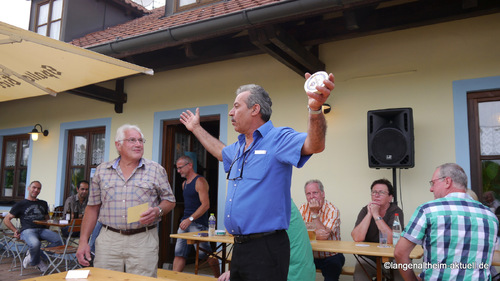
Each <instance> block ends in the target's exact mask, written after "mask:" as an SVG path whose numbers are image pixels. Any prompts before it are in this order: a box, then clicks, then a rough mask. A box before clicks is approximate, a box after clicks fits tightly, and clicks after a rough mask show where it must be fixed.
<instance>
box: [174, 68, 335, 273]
mask: <svg viewBox="0 0 500 281" xmlns="http://www.w3.org/2000/svg"><path fill="white" fill-rule="evenodd" d="M305 77H306V79H307V78H309V77H310V74H309V73H306V75H305ZM323 84H324V86H316V90H317V92H307V96H308V107H309V123H308V131H307V134H306V133H298V132H295V131H294V130H293V129H291V128H284V127H282V128H276V127H274V126H273V124H272V122H271V121H269V120H270V118H271V113H272V110H271V105H272V102H271V98H270V97H269V94H268V93H267V92H266V91H265V90H264V89H263V88H262V87H260V86H258V85H254V84H250V85H244V86H241V87H240V88H238V90H237V91H236V99H235V101H234V103H233V108H232V109H231V111H230V112H229V116H231V123H232V124H233V126H234V129H235V131H236V132H238V133H240V135H239V136H238V141H237V142H235V143H233V144H231V145H229V146H226V145H225V144H223V143H222V142H221V141H219V140H218V139H217V138H215V137H213V136H212V135H210V134H209V133H208V132H207V131H206V130H204V129H203V128H202V127H201V125H200V112H199V109H196V113H195V114H193V113H192V112H191V111H189V110H187V111H186V112H183V113H182V114H181V116H180V121H181V122H182V123H183V124H184V125H185V126H186V128H187V129H188V130H189V131H191V132H192V133H193V134H194V135H195V136H196V137H197V138H198V140H199V141H200V142H201V143H202V145H203V146H204V147H205V149H206V150H207V151H208V152H210V153H211V154H212V155H213V156H214V157H216V158H217V159H218V160H219V161H223V163H224V169H225V171H226V172H227V179H228V194H227V197H226V207H225V213H224V224H225V227H226V229H227V231H228V233H229V234H232V235H234V241H235V245H234V250H233V257H232V261H231V277H230V279H231V280H232V281H239V280H273V281H275V280H286V279H287V274H288V266H289V260H290V242H289V239H288V235H287V233H286V230H287V229H288V226H289V222H290V212H291V195H290V186H291V178H292V169H293V166H295V167H298V168H300V167H302V166H303V165H304V164H305V163H306V162H307V160H308V159H309V158H310V156H311V155H312V154H313V153H319V152H321V151H323V150H324V148H325V133H326V121H325V117H324V116H323V114H322V111H321V107H322V105H323V103H325V101H326V100H327V98H328V97H329V96H330V92H331V91H332V90H333V88H334V87H335V85H334V77H333V75H332V74H329V76H328V80H324V81H323Z"/></svg>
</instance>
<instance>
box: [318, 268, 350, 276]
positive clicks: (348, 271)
mask: <svg viewBox="0 0 500 281" xmlns="http://www.w3.org/2000/svg"><path fill="white" fill-rule="evenodd" d="M316 272H321V270H320V269H316ZM340 274H341V275H351V276H352V275H354V266H344V267H342V272H341V273H340Z"/></svg>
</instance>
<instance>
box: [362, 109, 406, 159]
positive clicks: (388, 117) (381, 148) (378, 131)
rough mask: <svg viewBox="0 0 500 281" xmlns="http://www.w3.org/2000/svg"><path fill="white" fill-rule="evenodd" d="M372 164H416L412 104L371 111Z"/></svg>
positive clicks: (369, 120)
mask: <svg viewBox="0 0 500 281" xmlns="http://www.w3.org/2000/svg"><path fill="white" fill-rule="evenodd" d="M368 165H369V166H370V168H413V167H414V166H415V148H414V137H413V110H412V109H411V108H389V109H380V110H370V111H368Z"/></svg>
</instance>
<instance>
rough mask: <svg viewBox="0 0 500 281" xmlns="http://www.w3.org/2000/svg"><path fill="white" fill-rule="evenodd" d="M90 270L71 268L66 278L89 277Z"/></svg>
mask: <svg viewBox="0 0 500 281" xmlns="http://www.w3.org/2000/svg"><path fill="white" fill-rule="evenodd" d="M89 273H90V270H69V271H68V273H67V274H66V279H74V278H77V279H87V277H89Z"/></svg>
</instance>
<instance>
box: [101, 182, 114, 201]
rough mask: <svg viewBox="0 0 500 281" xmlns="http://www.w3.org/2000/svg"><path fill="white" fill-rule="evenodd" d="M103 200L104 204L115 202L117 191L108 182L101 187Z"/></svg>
mask: <svg viewBox="0 0 500 281" xmlns="http://www.w3.org/2000/svg"><path fill="white" fill-rule="evenodd" d="M101 193H102V194H101V198H102V202H108V201H114V200H115V195H116V189H115V188H114V187H113V186H111V185H110V184H109V183H108V182H105V183H104V185H103V186H102V187H101Z"/></svg>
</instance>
